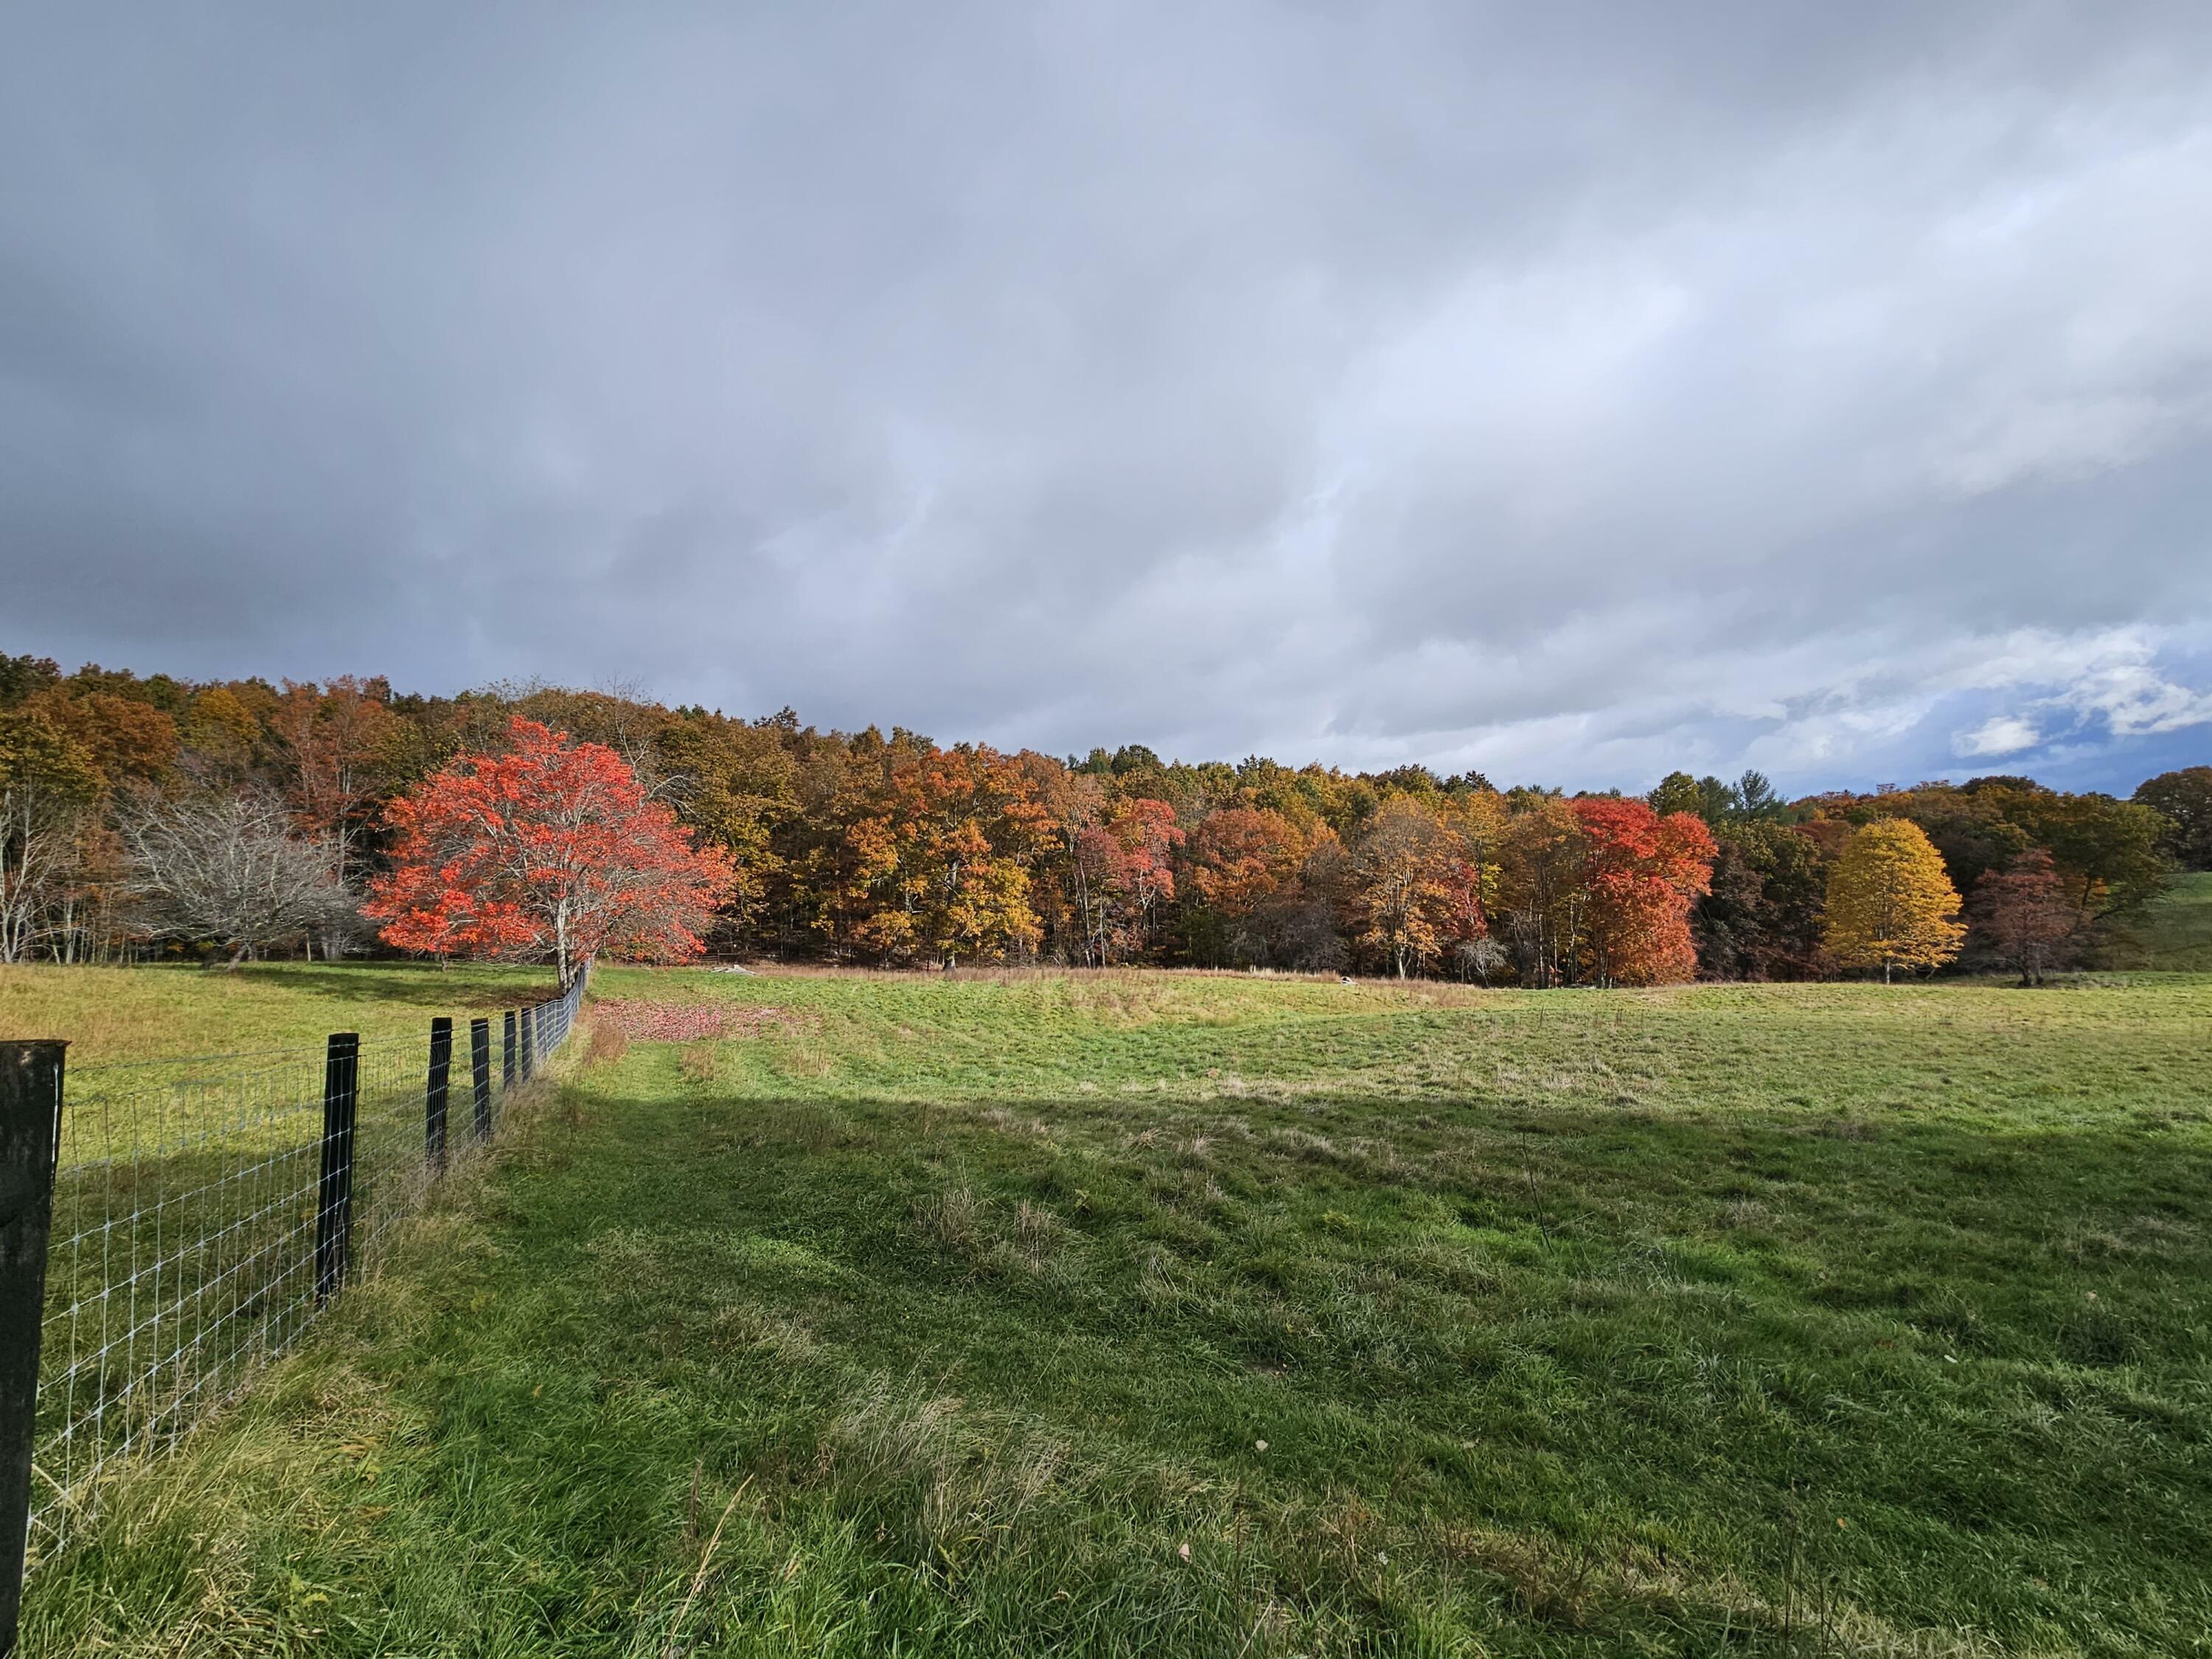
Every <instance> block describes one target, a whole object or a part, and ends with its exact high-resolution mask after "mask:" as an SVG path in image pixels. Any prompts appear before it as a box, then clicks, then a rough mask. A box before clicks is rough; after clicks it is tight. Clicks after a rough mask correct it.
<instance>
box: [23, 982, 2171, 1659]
mask: <svg viewBox="0 0 2212 1659" xmlns="http://www.w3.org/2000/svg"><path fill="white" fill-rule="evenodd" d="M597 989H598V992H599V996H600V998H601V1000H600V1002H599V1018H600V1020H601V1022H602V1024H603V1026H604V1027H605V1029H607V1030H612V1029H613V1028H614V1027H615V1026H617V1024H620V1025H623V1026H625V1027H627V1028H628V1029H629V1030H632V1031H634V1032H635V1033H638V1034H640V1035H639V1036H637V1037H636V1039H635V1040H633V1041H632V1042H629V1045H628V1052H627V1054H621V1053H619V1052H618V1051H619V1050H620V1049H621V1048H622V1047H623V1044H622V1043H620V1042H616V1041H613V1040H611V1039H602V1041H601V1042H600V1043H599V1049H598V1053H599V1058H598V1060H596V1061H595V1062H594V1063H592V1064H590V1065H589V1066H586V1067H585V1068H584V1069H583V1070H581V1071H580V1073H577V1074H576V1075H574V1077H573V1078H572V1079H570V1080H569V1081H568V1084H567V1085H566V1088H565V1092H564V1093H563V1095H562V1098H561V1099H560V1100H559V1101H558V1102H557V1103H556V1104H554V1105H553V1106H551V1107H550V1108H549V1109H548V1110H547V1111H546V1113H545V1114H544V1115H543V1116H542V1117H541V1118H539V1119H538V1120H537V1121H533V1122H532V1123H529V1124H526V1125H523V1126H520V1133H519V1134H518V1135H517V1137H516V1138H515V1139H514V1140H513V1142H512V1143H511V1144H510V1147H509V1150H508V1152H507V1154H506V1156H505V1157H504V1158H503V1159H502V1160H501V1161H500V1162H498V1163H497V1164H495V1166H493V1167H492V1168H490V1169H489V1170H482V1171H479V1172H477V1173H475V1174H472V1175H471V1176H469V1177H468V1178H467V1179H466V1180H465V1181H457V1182H455V1183H454V1185H453V1188H452V1190H450V1191H449V1193H448V1194H447V1203H446V1205H445V1206H444V1207H443V1208H442V1209H441V1211H440V1212H438V1213H436V1214H435V1215H434V1216H432V1217H431V1218H428V1219H427V1220H426V1221H425V1222H424V1223H423V1224H422V1225H421V1226H419V1227H418V1228H417V1229H416V1234H415V1237H413V1239H412V1241H411V1243H410V1244H408V1245H407V1246H406V1247H405V1248H404V1250H403V1251H402V1253H401V1255H400V1256H399V1258H398V1262H397V1265H396V1266H395V1267H393V1268H392V1269H391V1270H389V1271H388V1272H387V1273H386V1275H385V1277H384V1278H383V1279H380V1281H379V1282H377V1283H376V1284H374V1285H372V1286H370V1287H368V1289H367V1290H365V1291H363V1292H362V1293H361V1294H359V1295H356V1296H354V1297H351V1298H349V1300H348V1301H347V1302H345V1303H343V1304H341V1305H340V1309H339V1310H338V1311H337V1312H336V1313H335V1314H334V1315H333V1316H331V1319H330V1320H329V1321H328V1322H326V1324H325V1328H324V1330H323V1332H322V1334H320V1336H319V1338H318V1339H317V1340H315V1341H314V1342H313V1343H312V1344H311V1345H310V1346H309V1347H308V1348H307V1350H306V1351H305V1352H301V1354H299V1355H297V1356H295V1358H293V1359H291V1360H289V1361H287V1362H286V1363H285V1364H283V1366H282V1367H281V1368H280V1370H279V1371H278V1373H277V1374H276V1376H275V1377H273V1378H272V1379H271V1382H270V1386H269V1387H267V1388H265V1389H263V1390H261V1391H260V1392H259V1393H258V1394H257V1395H255V1396H254V1397H253V1398H252V1399H250V1400H248V1401H246V1402H245V1403H244V1404H242V1405H241V1406H240V1407H239V1408H238V1409H237V1410H236V1411H235V1412H234V1413H232V1414H231V1415H230V1416H229V1417H228V1419H225V1420H224V1421H222V1423H219V1424H218V1425H216V1427H215V1428H213V1429H212V1430H210V1431H207V1432H205V1433H204V1434H203V1435H202V1436H200V1437H198V1438H197V1440H196V1441H195V1442H194V1443H192V1445H191V1449H189V1451H188V1452H187V1453H186V1454H185V1455H183V1456H181V1457H179V1458H177V1459H174V1460H172V1461H171V1462H167V1463H165V1464H162V1465H159V1466H156V1467H155V1468H150V1469H149V1470H147V1471H145V1472H144V1473H143V1474H140V1475H138V1476H137V1477H135V1478H134V1479H132V1480H130V1481H128V1482H126V1483H124V1484H123V1485H121V1486H118V1488H117V1489H116V1490H115V1491H114V1492H112V1493H111V1494H110V1495H109V1498H108V1505H107V1512H106V1519H105V1520H104V1522H102V1524H101V1525H100V1527H99V1528H97V1529H96V1530H95V1533H94V1536H93V1538H92V1540H91V1541H90V1542H89V1544H88V1546H86V1547H82V1548H81V1549H79V1550H76V1551H75V1552H73V1553H70V1555H68V1556H65V1557H64V1558H62V1559H58V1560H57V1561H55V1562H52V1563H50V1564H48V1565H47V1566H46V1568H45V1569H43V1570H42V1571H41V1572H40V1575H39V1577H37V1579H36V1580H34V1583H33V1592H32V1597H31V1603H30V1607H29V1610H28V1611H29V1618H30V1620H31V1623H30V1628H29V1630H28V1632H27V1639H28V1641H29V1644H30V1645H29V1651H31V1652H34V1653H48V1652H52V1653H63V1652H72V1651H76V1652H96V1653H103V1654H105V1653H117V1654H123V1653H131V1654H155V1653H160V1654H217V1653H220V1654H226V1655H230V1654H278V1653H297V1652H310V1651H312V1652H314V1653H317V1654H333V1655H351V1654H362V1655H366V1654H403V1653H404V1654H410V1655H416V1654H421V1655H429V1654H471V1655H477V1654H483V1655H489V1654H513V1655H521V1654H532V1655H537V1654H572V1655H586V1654H591V1655H599V1654H635V1655H647V1654H650V1655H665V1654H699V1655H706V1654H739V1653H744V1654H762V1655H769V1654H774V1655H786V1654H792V1653H840V1654H846V1653H849V1654H854V1655H859V1654H881V1653H894V1652H897V1653H911V1654H925V1653H927V1654H936V1653H944V1654H1003V1655H1015V1654H1035V1653H1042V1652H1048V1651H1049V1652H1056V1653H1057V1652H1068V1653H1102V1654H1103V1653H1115V1654H1135V1653H1176V1654H1219V1655H1223V1656H1231V1655H1259V1654H1278V1655H1290V1654H1294V1653H1303V1654H1322V1653H1332V1654H1351V1653H1366V1654H1383V1653H1407V1654H1412V1653H1423V1654H1456V1653H1467V1654H1473V1653H1491V1654H1535V1653H1558V1654H1588V1655H1601V1654H1603V1655H1611V1654H1619V1653H1669V1654H1672V1653H1684V1654H1688V1653H1712V1652H1721V1651H1726V1652H1743V1653H1784V1652H1800V1653H1813V1652H1822V1651H1825V1652H1830V1653H1856V1654H1896V1653H1907V1652H1909V1653H1915V1654H1984V1653H1999V1652H2033V1653H2045V1654H2065V1653H2097V1654H2179V1653H2187V1652H2191V1651H2203V1650H2205V1649H2204V1645H2203V1644H2204V1642H2205V1634H2204V1633H2205V1632H2206V1631H2207V1630H2212V1588H2208V1586H2212V1508H2208V1506H2207V1505H2206V1504H2204V1503H2203V1501H2202V1494H2203V1492H2206V1491H2212V1092H2209V1091H2208V1090H2209V1088H2212V1085H2208V1080H2207V1075H2206V1070H2207V1068H2206V1066H2205V1065H2204V1054H2205V1053H2206V1049H2207V1044H2208V1041H2212V981H2207V980H2187V979H2162V980H2153V981H2137V982H2131V983H2130V982H2122V983H2116V984H2112V985H2106V986H2099V987H2076V988H2069V989H2067V990H2063V991H2048V992H2015V991H2009V990H2007V989H2004V988H2002V987H1994V986H1979V985H1972V986H1965V985H1962V986H1954V987H1933V988H1931V987H1899V988H1897V989H1895V990H1891V991H1885V990H1883V989H1882V988H1881V987H1734V988H1710V989H1695V990H1681V991H1673V992H1663V993H1650V994H1641V995H1626V994H1620V995H1607V996H1601V995H1596V994H1572V993H1561V994H1549V995H1541V994H1540V995H1533V996H1532V995H1522V994H1511V993H1502V994H1480V993H1470V992H1459V991H1452V990H1449V989H1443V988H1437V987H1412V988H1408V989H1399V988H1395V987H1385V986H1364V987H1340V986H1338V985H1336V984H1334V983H1333V982H1328V983H1323V982H1316V981H1264V980H1249V979H1236V978H1230V977H1211V976H1202V975H1141V974H1127V975H1096V976H1068V975H975V976H961V977H957V978H944V977H933V978H902V977H890V976H881V977H878V976H862V975H854V976H836V975H792V976H761V977H751V978H741V977H733V976H726V975H708V974H688V973H687V974H647V973H619V972H616V973H609V974H606V975H604V976H602V978H601V980H600V981H599V985H598V987H597ZM646 1034H661V1035H665V1036H669V1037H671V1038H673V1039H674V1040H671V1041H651V1040H647V1036H646Z"/></svg>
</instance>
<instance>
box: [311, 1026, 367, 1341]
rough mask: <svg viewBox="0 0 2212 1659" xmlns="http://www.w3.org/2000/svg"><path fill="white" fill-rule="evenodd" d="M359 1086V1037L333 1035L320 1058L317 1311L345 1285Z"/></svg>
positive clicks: (354, 1033) (355, 1034)
mask: <svg viewBox="0 0 2212 1659" xmlns="http://www.w3.org/2000/svg"><path fill="white" fill-rule="evenodd" d="M360 1085H361V1034H360V1033H359V1032H358V1031H333V1032H332V1033H331V1040H330V1045H329V1047H328V1048H327V1049H326V1050H325V1054H324V1057H323V1170H322V1178H321V1180H320V1182H319V1183H318V1187H317V1190H316V1203H315V1305H316V1306H317V1307H320V1306H322V1304H325V1302H328V1301H329V1300H330V1299H331V1297H334V1296H336V1295H337V1293H338V1287H339V1286H340V1285H343V1284H344V1283H345V1272H346V1252H347V1250H348V1249H349V1247H350V1245H351V1243H352V1241H353V1128H354V1118H355V1114H356V1104H357V1099H356V1097H357V1096H358V1094H359V1092H360Z"/></svg>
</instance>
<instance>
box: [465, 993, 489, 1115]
mask: <svg viewBox="0 0 2212 1659" xmlns="http://www.w3.org/2000/svg"><path fill="white" fill-rule="evenodd" d="M469 1090H470V1092H471V1094H473V1095H474V1096H475V1097H476V1109H477V1139H478V1140H489V1139H491V1022H490V1021H489V1020H488V1019H472V1020H471V1021H470V1022H469Z"/></svg>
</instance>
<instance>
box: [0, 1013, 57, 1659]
mask: <svg viewBox="0 0 2212 1659" xmlns="http://www.w3.org/2000/svg"><path fill="white" fill-rule="evenodd" d="M68 1048H69V1044H67V1043H66V1042H0V1659H7V1656H8V1655H9V1654H12V1653H14V1652H15V1628H16V1622H17V1620H18V1619H19V1617H20V1616H21V1613H22V1607H23V1553H24V1551H25V1549H26V1548H27V1546H28V1545H29V1543H30V1537H31V1440H32V1437H33V1433H34V1432H35V1431H36V1429H37V1426H38V1416H39V1346H40V1337H41V1336H42V1334H44V1331H45V1328H46V1244H47V1241H48V1239H49V1238H50V1237H51V1236H52V1231H53V1223H54V1169H55V1163H56V1159H57V1158H58V1155H59V1153H60V1150H61V1128H62V1056H63V1054H64V1053H65V1052H66V1051H67V1049H68Z"/></svg>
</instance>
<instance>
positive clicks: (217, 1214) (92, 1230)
mask: <svg viewBox="0 0 2212 1659" xmlns="http://www.w3.org/2000/svg"><path fill="white" fill-rule="evenodd" d="M583 989H584V983H583V979H582V976H581V975H579V976H578V978H577V980H576V981H574V983H573V984H571V985H570V986H569V987H568V989H567V991H566V992H565V993H564V994H562V995H561V996H559V997H556V998H554V999H552V1000H549V1001H546V1002H543V1003H539V1004H537V1005H535V1006H532V1007H529V1008H525V1009H520V1010H514V1011H508V1012H504V1013H502V1014H500V1015H496V1016H492V1017H489V1018H477V1019H474V1020H471V1021H470V1022H468V1023H467V1024H465V1025H464V1027H463V1028H462V1032H461V1034H460V1036H461V1040H460V1042H459V1057H458V1060H456V1058H455V1053H454V1049H455V1044H454V1042H453V1022H452V1021H450V1020H439V1021H436V1022H434V1024H433V1027H432V1031H431V1039H430V1042H429V1044H428V1048H427V1049H426V1048H425V1046H424V1045H423V1044H422V1042H421V1041H420V1040H419V1039H417V1040H416V1041H413V1042H394V1041H385V1042H373V1043H363V1042H361V1041H360V1040H359V1038H358V1037H356V1036H350V1035H340V1036H333V1037H332V1038H331V1040H330V1042H329V1045H328V1047H327V1048H326V1050H325V1052H323V1053H321V1054H301V1053H296V1052H277V1053H261V1054H219V1055H208V1056H203V1057H198V1058H194V1059H186V1060H162V1061H159V1062H155V1063H151V1064H147V1065H118V1066H96V1067H82V1068H73V1069H71V1070H70V1071H69V1073H68V1074H67V1079H66V1085H65V1086H64V1089H63V1091H62V1098H61V1099H60V1100H59V1101H58V1103H57V1122H58V1131H59V1133H58V1142H57V1146H56V1152H55V1158H54V1166H55V1167H54V1170H53V1176H52V1180H53V1186H52V1225H51V1231H50V1243H49V1247H48V1250H47V1257H46V1285H45V1296H44V1310H43V1316H42V1325H41V1340H40V1362H39V1368H38V1371H39V1374H38V1393H37V1401H36V1412H35V1419H34V1422H35V1427H34V1431H33V1446H32V1482H31V1492H30V1503H29V1516H28V1537H27V1559H28V1562H29V1564H31V1565H35V1564H36V1562H37V1561H38V1560H39V1559H40V1558H42V1557H44V1556H48V1555H51V1554H52V1553H54V1552H55V1551H56V1550H58V1549H59V1548H60V1547H62V1546H64V1544H65V1543H67V1542H68V1541H69V1539H70V1536H71V1535H72V1534H73V1533H74V1532H75V1531H76V1529H78V1528H80V1527H81V1526H82V1524H83V1522H85V1520H86V1519H87V1518H88V1516H89V1515H90V1514H91V1513H92V1512H93V1510H94V1509H95V1508H96V1506H97V1504H98V1502H99V1498H100V1492H101V1490H102V1488H103V1486H106V1484H107V1483H108V1482H109V1481H110V1480H111V1479H112V1477H113V1476H114V1474H116V1473H118V1471H119V1469H120V1468H122V1466H123V1465H124V1463H125V1460H129V1459H134V1458H139V1457H143V1456H144V1455H149V1454H152V1453H155V1452H157V1451H159V1450H160V1449H161V1448H163V1447H165V1446H166V1445H167V1444H169V1443H172V1442H173V1441H174V1440H175V1439H176V1437H178V1436H179V1435H181V1434H182V1433H184V1432H185V1431H187V1430H189V1429H191V1428H192V1427H193V1426H194V1425H197V1424H198V1423H199V1422H201V1421H203V1420H204V1419H206V1418H207V1417H208V1415H209V1414H210V1413H212V1412H213V1411H215V1410H216V1408H217V1407H220V1406H221V1405H222V1404H223V1403H224V1402H225V1401H229V1400H231V1399H234V1397H236V1396H237V1395H239V1394H240V1392H241V1391H242V1390H243V1389H246V1387H247V1386H248V1385H249V1384H250V1383H251V1382H252V1378H253V1376H254V1374H255V1372H256V1370H258V1367H259V1366H260V1365H261V1364H263V1363H264V1361H266V1360H267V1359H269V1358H271V1357H272V1356H274V1355H276V1354H279V1353H282V1352H283V1351H284V1350H285V1349H287V1348H288V1347H289V1346H291V1345H292V1344H293V1343H294V1342H295V1341H296V1340H298V1339H299V1337H300V1335H301V1332H302V1331H304V1330H305V1329H306V1328H307V1325H308V1324H309V1323H310V1322H312V1320H313V1317H314V1316H315V1314H316V1313H317V1312H318V1311H319V1310H320V1309H321V1308H322V1307H323V1306H324V1305H325V1304H327V1303H328V1302H329V1301H330V1299H331V1297H333V1296H334V1295H336V1294H337V1292H338V1291H340V1290H341V1289H342V1288H343V1285H345V1284H347V1283H349V1282H350V1281H352V1280H355V1279H358V1278H360V1277H361V1276H362V1275H363V1274H365V1273H369V1272H372V1271H374V1267H375V1266H376V1264H377V1263H378V1261H380V1259H381V1257H382V1255H383V1254H384V1252H385V1249H386V1246H387V1245H388V1243H389V1242H390V1240H391V1237H392V1231H393V1228H394V1226H395V1225H396V1224H397V1223H398V1221H399V1220H400V1219H401V1218H403V1217H404V1216H405V1215H407V1214H408V1213H409V1212H410V1211H411V1210H413V1209H415V1208H416V1207H417V1206H419V1205H420V1203H421V1201H422V1199H423V1197H424V1196H425V1194H427V1192H428V1189H429V1188H430V1187H431V1186H432V1185H433V1184H434V1183H435V1182H436V1180H437V1179H438V1178H439V1176H441V1174H442V1173H443V1172H444V1171H445V1170H446V1169H447V1165H448V1164H449V1162H450V1159H451V1157H452V1152H451V1150H450V1148H451V1147H452V1146H460V1147H463V1148H466V1147H467V1146H471V1145H472V1144H474V1143H476V1142H479V1141H482V1140H485V1139H489V1137H490V1135H491V1133H493V1129H494V1127H495V1123H496V1121H497V1117H498V1113H499V1109H500V1107H501V1102H502V1100H503V1098H504V1097H506V1096H507V1095H508V1094H509V1093H510V1092H511V1091H513V1090H515V1089H517V1088H520V1087H521V1086H523V1085H526V1084H527V1083H528V1082H529V1081H530V1080H531V1079H532V1075H533V1073H534V1072H535V1071H536V1069H537V1067H538V1066H539V1065H541V1064H542V1063H543V1062H544V1060H545V1059H546V1058H547V1057H548V1056H550V1055H551V1054H553V1053H554V1052H555V1051H556V1050H557V1049H558V1048H560V1047H561V1046H562V1043H564V1042H566V1041H567V1039H568V1034H569V1031H570V1029H571V1027H572V1026H573V1024H574V1021H575V1018H576V1014H577V1010H578V1007H579V1006H580V1002H581V999H582V995H583ZM25 1336H27V1333H18V1332H16V1331H13V1330H0V1344H4V1343H9V1342H15V1341H18V1340H22V1339H23V1338H24V1337H25Z"/></svg>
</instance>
